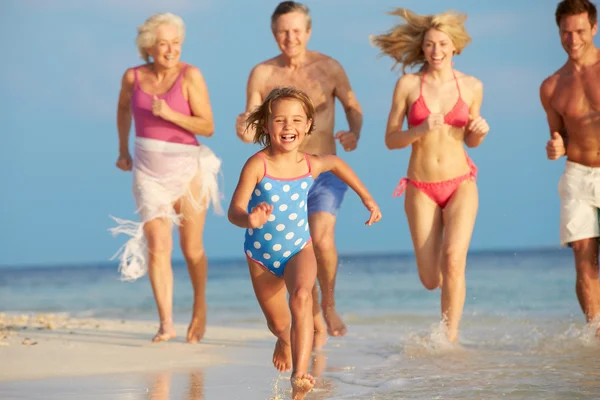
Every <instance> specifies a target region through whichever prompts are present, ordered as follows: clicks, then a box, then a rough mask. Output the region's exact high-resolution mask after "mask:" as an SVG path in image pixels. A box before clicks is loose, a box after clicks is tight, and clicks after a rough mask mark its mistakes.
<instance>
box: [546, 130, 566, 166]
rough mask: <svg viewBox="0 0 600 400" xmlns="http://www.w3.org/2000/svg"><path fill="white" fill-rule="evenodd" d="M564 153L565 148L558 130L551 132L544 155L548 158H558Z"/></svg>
mask: <svg viewBox="0 0 600 400" xmlns="http://www.w3.org/2000/svg"><path fill="white" fill-rule="evenodd" d="M565 154H567V149H566V148H565V141H564V140H563V137H562V136H561V135H560V133H558V132H552V139H550V140H548V143H546V155H547V156H548V160H552V161H554V160H558V159H559V158H561V157H562V156H564V155H565Z"/></svg>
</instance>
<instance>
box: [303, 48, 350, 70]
mask: <svg viewBox="0 0 600 400" xmlns="http://www.w3.org/2000/svg"><path fill="white" fill-rule="evenodd" d="M308 54H309V57H310V60H311V61H312V62H313V63H314V64H318V65H319V66H320V67H322V68H327V69H328V70H329V71H331V72H332V73H338V72H343V71H344V67H343V66H342V63H340V62H339V61H338V60H336V59H335V58H333V57H330V56H328V55H327V54H323V53H320V52H318V51H312V50H311V51H309V52H308Z"/></svg>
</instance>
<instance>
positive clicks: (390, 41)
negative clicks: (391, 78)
mask: <svg viewBox="0 0 600 400" xmlns="http://www.w3.org/2000/svg"><path fill="white" fill-rule="evenodd" d="M388 14H389V15H396V16H399V17H400V18H402V19H404V21H405V23H401V24H398V25H396V26H394V27H393V28H392V29H390V30H389V31H388V32H387V33H385V34H382V35H377V36H371V43H372V44H373V45H374V46H375V47H377V48H379V49H380V50H381V54H380V55H388V56H390V57H392V58H393V59H394V60H396V62H395V63H394V65H393V67H392V69H393V68H395V67H396V65H398V64H401V65H402V72H403V73H405V72H406V68H407V67H414V66H419V65H421V66H422V67H425V66H426V65H427V61H426V59H425V54H424V53H423V40H424V38H425V34H426V33H427V31H429V30H430V29H436V30H438V31H440V32H444V33H445V34H447V35H448V36H449V37H450V39H451V40H452V43H453V44H454V47H455V48H456V53H455V54H460V53H461V52H462V50H463V49H464V48H465V47H467V45H468V44H469V43H471V37H470V36H469V34H468V32H467V30H466V29H465V26H464V23H465V21H466V19H467V15H466V14H462V13H458V12H455V11H450V10H449V11H444V12H443V13H441V14H433V15H419V14H416V13H414V12H412V11H410V10H409V9H406V8H397V9H395V10H394V11H391V12H389V13H388Z"/></svg>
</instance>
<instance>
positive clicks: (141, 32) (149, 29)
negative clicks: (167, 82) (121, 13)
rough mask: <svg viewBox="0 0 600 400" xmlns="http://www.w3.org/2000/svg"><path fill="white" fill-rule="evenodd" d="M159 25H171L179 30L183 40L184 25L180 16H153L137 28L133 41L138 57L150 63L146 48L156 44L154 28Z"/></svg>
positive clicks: (163, 14)
mask: <svg viewBox="0 0 600 400" xmlns="http://www.w3.org/2000/svg"><path fill="white" fill-rule="evenodd" d="M161 25H172V26H175V27H177V29H179V34H180V36H181V40H183V39H184V38H185V23H184V22H183V19H181V17H180V16H178V15H175V14H171V13H162V14H154V15H153V16H151V17H150V18H148V19H147V20H146V21H145V22H144V23H143V24H142V25H140V26H139V27H138V28H137V31H138V35H137V37H136V39H135V44H136V45H137V48H138V52H139V53H140V57H141V58H142V59H143V60H144V61H146V62H147V63H148V62H150V54H148V50H147V49H148V48H150V47H152V46H154V44H155V43H156V28H158V27H159V26H161Z"/></svg>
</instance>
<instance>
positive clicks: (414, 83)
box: [396, 73, 422, 93]
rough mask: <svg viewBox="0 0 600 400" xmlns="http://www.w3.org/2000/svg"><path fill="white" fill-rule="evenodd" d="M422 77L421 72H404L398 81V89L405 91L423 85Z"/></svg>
mask: <svg viewBox="0 0 600 400" xmlns="http://www.w3.org/2000/svg"><path fill="white" fill-rule="evenodd" d="M421 79H422V75H421V74H412V73H411V74H404V75H402V76H401V77H400V78H398V80H397V81H396V90H397V91H402V92H405V93H407V92H410V91H412V90H413V89H414V88H415V87H418V86H420V85H421Z"/></svg>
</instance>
